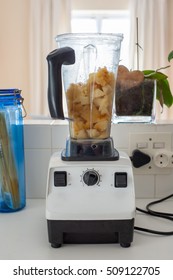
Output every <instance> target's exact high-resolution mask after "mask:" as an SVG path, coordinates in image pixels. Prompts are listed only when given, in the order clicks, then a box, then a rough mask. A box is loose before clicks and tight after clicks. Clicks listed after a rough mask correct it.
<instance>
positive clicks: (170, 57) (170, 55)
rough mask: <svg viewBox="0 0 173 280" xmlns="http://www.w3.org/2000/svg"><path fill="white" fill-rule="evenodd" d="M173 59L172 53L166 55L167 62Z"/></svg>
mask: <svg viewBox="0 0 173 280" xmlns="http://www.w3.org/2000/svg"><path fill="white" fill-rule="evenodd" d="M172 58H173V51H171V52H170V53H169V55H168V61H169V62H170V60H171V59H172Z"/></svg>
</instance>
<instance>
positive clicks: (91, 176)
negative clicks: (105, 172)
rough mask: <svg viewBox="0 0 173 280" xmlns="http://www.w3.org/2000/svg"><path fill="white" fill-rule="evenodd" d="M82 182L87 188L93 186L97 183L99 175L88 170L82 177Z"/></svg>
mask: <svg viewBox="0 0 173 280" xmlns="http://www.w3.org/2000/svg"><path fill="white" fill-rule="evenodd" d="M83 181H84V183H85V184H86V185H87V186H94V185H95V184H97V183H98V182H99V174H98V173H97V172H96V171H95V170H88V171H86V172H85V173H84V175H83Z"/></svg>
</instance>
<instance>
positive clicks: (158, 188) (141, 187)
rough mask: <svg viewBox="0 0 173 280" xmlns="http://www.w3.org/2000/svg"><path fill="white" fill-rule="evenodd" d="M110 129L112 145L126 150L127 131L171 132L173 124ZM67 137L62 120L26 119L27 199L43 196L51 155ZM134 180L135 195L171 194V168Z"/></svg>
mask: <svg viewBox="0 0 173 280" xmlns="http://www.w3.org/2000/svg"><path fill="white" fill-rule="evenodd" d="M111 131H112V133H111V134H112V137H113V139H114V145H115V148H116V149H118V150H122V151H125V152H127V153H128V145H129V135H130V133H141V132H142V133H144V132H170V133H172V135H173V123H159V124H124V123H123V124H113V125H112V130H111ZM67 136H68V126H67V123H65V122H64V121H52V120H41V121H39V120H26V121H25V124H24V139H25V169H26V194H27V197H28V198H45V194H46V180H47V172H48V163H49V159H50V156H51V154H52V153H53V152H55V151H57V150H61V149H63V148H65V143H66V137H67ZM172 147H173V139H172ZM172 150H173V148H172ZM134 180H135V192H136V197H137V198H155V197H157V198H158V197H163V196H166V195H169V194H171V193H173V169H172V171H171V172H170V174H166V175H165V174H164V175H147V174H145V175H134Z"/></svg>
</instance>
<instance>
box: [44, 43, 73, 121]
mask: <svg viewBox="0 0 173 280" xmlns="http://www.w3.org/2000/svg"><path fill="white" fill-rule="evenodd" d="M47 61H48V105H49V111H50V115H51V117H52V118H54V119H61V120H64V112H63V98H62V75H61V66H62V65H63V64H65V65H70V64H74V63H75V52H74V50H73V49H72V48H70V47H64V48H60V49H56V50H54V51H52V52H51V53H50V54H49V55H48V56H47Z"/></svg>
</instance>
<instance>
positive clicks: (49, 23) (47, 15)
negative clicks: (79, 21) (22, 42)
mask: <svg viewBox="0 0 173 280" xmlns="http://www.w3.org/2000/svg"><path fill="white" fill-rule="evenodd" d="M70 1H71V0H30V23H31V26H30V46H29V48H30V96H31V99H30V114H31V115H48V114H49V111H48V104H47V76H48V74H47V61H46V57H47V55H48V53H49V52H50V51H52V50H53V49H55V48H56V42H55V37H56V35H58V34H61V33H67V32H70V21H71V5H70V4H71V3H70Z"/></svg>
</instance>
